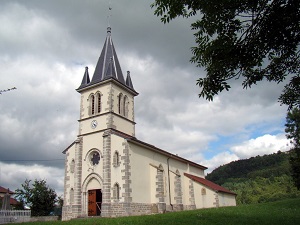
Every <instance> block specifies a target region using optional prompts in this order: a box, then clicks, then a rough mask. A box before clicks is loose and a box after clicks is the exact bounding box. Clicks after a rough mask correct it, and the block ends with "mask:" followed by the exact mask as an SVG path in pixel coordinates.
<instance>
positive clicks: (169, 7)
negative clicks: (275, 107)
mask: <svg viewBox="0 0 300 225" xmlns="http://www.w3.org/2000/svg"><path fill="white" fill-rule="evenodd" d="M299 5H300V1H299V0H239V1H232V0H206V1H201V0H198V1H196V0H155V2H154V3H153V4H152V5H151V7H154V8H156V9H155V11H154V14H155V15H156V16H160V17H161V21H162V22H164V23H169V22H170V21H171V20H172V19H175V18H176V17H179V16H182V17H184V18H189V17H192V16H197V17H196V18H197V19H196V21H195V22H194V23H192V24H191V28H192V29H193V30H195V33H194V36H195V41H196V46H195V47H192V53H193V57H192V58H191V62H192V63H195V64H196V65H197V66H198V67H204V68H205V70H206V72H207V74H206V77H205V78H199V79H198V80H197V85H199V87H200V88H202V90H201V91H200V94H199V97H204V98H206V99H207V100H210V101H211V100H213V97H214V96H215V95H217V94H218V93H220V92H222V91H223V90H227V91H228V90H229V89H230V84H229V81H230V80H232V79H242V86H243V87H244V88H248V87H249V88H250V87H251V86H252V85H254V84H256V83H257V82H259V81H262V80H267V81H273V82H277V83H280V82H282V81H284V80H285V79H286V78H287V77H288V76H291V80H290V83H289V84H288V85H287V86H286V87H285V93H283V94H282V96H281V97H280V99H279V101H280V102H281V103H282V104H287V105H288V106H289V109H291V108H293V107H295V106H298V107H299V106H300V102H299V98H300V97H299V93H300V92H299V91H298V92H296V91H295V90H294V88H298V90H299V85H298V86H297V85H296V83H298V84H299V79H300V78H299V71H300V55H299V41H300V34H299V31H300V23H299V21H300V10H299ZM291 92H292V94H291Z"/></svg>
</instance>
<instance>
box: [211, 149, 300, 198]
mask: <svg viewBox="0 0 300 225" xmlns="http://www.w3.org/2000/svg"><path fill="white" fill-rule="evenodd" d="M289 157H290V153H289V152H280V151H278V152H277V153H274V154H270V155H264V156H256V157H251V158H249V159H242V160H238V161H234V162H231V163H228V164H226V165H223V166H220V167H218V168H217V169H215V170H213V171H212V172H211V173H210V174H208V175H207V176H206V179H208V180H210V181H213V182H215V183H217V184H219V185H222V186H224V187H226V188H228V189H229V190H231V191H233V192H235V193H237V194H238V195H237V203H238V204H248V203H260V202H270V201H275V200H278V199H282V198H293V197H297V196H300V192H299V191H297V189H296V188H295V187H294V184H293V182H292V177H291V173H290V164H289Z"/></svg>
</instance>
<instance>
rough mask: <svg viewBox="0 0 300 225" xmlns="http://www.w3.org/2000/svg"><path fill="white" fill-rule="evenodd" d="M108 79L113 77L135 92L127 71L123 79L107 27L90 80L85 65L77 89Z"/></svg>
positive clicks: (109, 29) (109, 30)
mask: <svg viewBox="0 0 300 225" xmlns="http://www.w3.org/2000/svg"><path fill="white" fill-rule="evenodd" d="M108 79H113V80H115V81H117V82H119V83H120V84H122V85H124V86H126V87H128V88H129V89H131V90H132V91H134V92H135V90H134V88H133V85H132V81H131V78H130V74H129V73H128V72H127V77H126V81H125V79H124V76H123V73H122V69H121V66H120V63H119V60H118V56H117V53H116V50H115V47H114V44H113V41H112V38H111V28H110V27H108V28H107V36H106V39H105V42H104V46H103V49H102V52H101V54H100V57H99V59H98V62H97V65H96V68H95V72H94V75H93V78H92V80H91V81H90V77H89V72H88V68H87V67H86V68H85V72H84V75H83V79H82V82H81V85H80V86H79V88H78V89H77V91H80V90H81V89H83V88H86V87H89V86H92V85H94V84H97V83H100V82H102V81H105V80H108ZM135 93H136V92H135ZM136 94H137V93H136Z"/></svg>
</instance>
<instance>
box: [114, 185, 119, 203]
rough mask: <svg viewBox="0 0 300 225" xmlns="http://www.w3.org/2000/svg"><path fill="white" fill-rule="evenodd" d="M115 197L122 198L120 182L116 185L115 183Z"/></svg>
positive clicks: (116, 198)
mask: <svg viewBox="0 0 300 225" xmlns="http://www.w3.org/2000/svg"><path fill="white" fill-rule="evenodd" d="M113 198H114V199H115V200H119V198H120V186H119V184H118V183H115V185H114V190H113Z"/></svg>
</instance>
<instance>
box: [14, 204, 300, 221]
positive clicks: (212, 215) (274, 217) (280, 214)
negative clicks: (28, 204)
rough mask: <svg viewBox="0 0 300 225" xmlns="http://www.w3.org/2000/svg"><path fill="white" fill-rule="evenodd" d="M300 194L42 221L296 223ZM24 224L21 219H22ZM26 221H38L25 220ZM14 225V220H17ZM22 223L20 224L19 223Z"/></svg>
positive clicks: (299, 217)
mask: <svg viewBox="0 0 300 225" xmlns="http://www.w3.org/2000/svg"><path fill="white" fill-rule="evenodd" d="M299 210H300V198H297V199H290V200H285V201H278V202H273V203H262V204H253V205H243V206H238V207H224V208H212V209H200V210H191V211H182V212H175V213H166V214H156V215H147V216H131V217H120V218H88V219H78V220H71V221H64V222H61V221H53V222H43V223H42V224H43V225H52V224H56V225H60V224H63V225H98V224H99V225H140V224H143V225H153V224H156V225H182V224H194V225H198V224H199V225H224V224H230V225H240V224H244V225H247V224H251V225H282V224H284V225H295V224H298V223H299V221H300V213H299ZM22 224H23V223H22ZM27 224H41V223H39V222H37V223H27ZM16 225H17V224H16ZM20 225H21V224H20Z"/></svg>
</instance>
